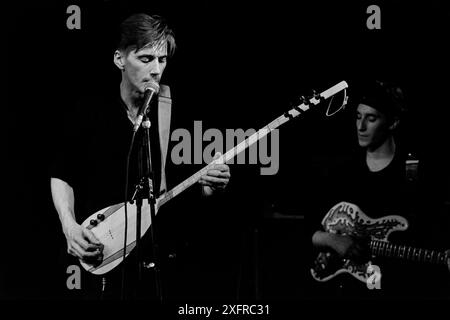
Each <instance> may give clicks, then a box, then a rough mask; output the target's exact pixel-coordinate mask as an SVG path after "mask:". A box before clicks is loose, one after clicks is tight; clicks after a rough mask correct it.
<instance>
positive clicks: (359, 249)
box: [312, 81, 421, 297]
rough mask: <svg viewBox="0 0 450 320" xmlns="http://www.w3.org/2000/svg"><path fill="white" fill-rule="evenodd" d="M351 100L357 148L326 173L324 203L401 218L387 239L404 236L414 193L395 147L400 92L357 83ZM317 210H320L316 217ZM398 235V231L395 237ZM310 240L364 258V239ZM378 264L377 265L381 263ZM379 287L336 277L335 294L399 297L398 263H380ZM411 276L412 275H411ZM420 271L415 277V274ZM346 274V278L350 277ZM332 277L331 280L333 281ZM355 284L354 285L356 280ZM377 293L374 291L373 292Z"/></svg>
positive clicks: (322, 236)
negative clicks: (399, 226)
mask: <svg viewBox="0 0 450 320" xmlns="http://www.w3.org/2000/svg"><path fill="white" fill-rule="evenodd" d="M361 84H362V85H361V86H360V89H359V92H358V94H357V98H356V99H355V102H356V105H357V108H356V119H355V125H356V126H355V129H356V134H357V139H358V144H359V147H360V151H362V152H359V153H358V154H357V156H356V157H355V158H354V160H351V161H350V163H349V164H345V165H343V166H342V167H341V168H338V170H336V171H337V172H336V174H332V175H330V177H329V178H330V180H331V182H330V183H329V184H327V185H329V187H330V190H329V191H328V192H329V194H328V199H329V200H330V202H329V203H327V207H326V208H324V209H323V210H324V211H323V212H326V211H327V210H328V209H329V208H331V207H332V206H333V205H335V204H336V203H338V202H340V201H347V202H350V203H354V204H356V205H357V206H359V207H360V208H361V210H362V211H364V212H365V213H366V214H367V215H368V216H370V217H371V218H378V217H381V216H385V215H389V214H397V215H401V216H404V217H405V218H406V219H407V220H408V221H409V230H408V231H404V232H397V233H393V234H392V235H391V236H390V240H391V241H394V242H395V240H396V237H398V236H400V237H401V236H405V235H407V234H408V233H410V231H411V230H414V229H416V228H417V227H418V225H417V223H416V216H417V215H416V214H415V210H414V209H415V208H416V207H417V203H416V202H414V201H415V200H416V199H417V196H415V195H414V192H415V191H416V190H415V189H414V188H413V187H412V186H411V185H410V184H408V183H407V181H406V178H405V155H404V154H403V150H401V149H400V144H399V141H398V140H399V139H398V136H397V135H396V131H397V129H398V127H399V124H400V119H401V118H402V116H403V115H404V113H405V107H404V104H403V100H404V99H403V94H402V90H401V89H400V88H399V87H397V86H394V85H392V84H389V83H385V82H381V81H366V82H363V83H361ZM322 217H323V213H321V218H322ZM399 234H402V235H399ZM312 243H313V246H314V248H316V249H318V251H330V252H332V253H334V255H335V256H337V257H340V258H348V259H351V260H354V261H356V262H364V261H367V260H368V258H369V246H368V239H364V238H357V237H351V236H347V235H338V234H331V233H327V232H324V231H323V229H319V230H316V231H315V232H314V233H313V237H312ZM381 264H382V265H381ZM380 268H381V273H382V275H383V277H382V283H381V286H382V290H368V288H367V287H366V286H365V285H362V286H361V283H360V282H359V281H357V280H356V282H353V280H355V279H353V278H352V277H351V276H345V275H342V276H338V277H337V278H336V279H335V282H337V286H334V288H336V290H337V292H336V294H337V295H338V296H340V297H343V296H344V297H345V296H349V297H365V296H369V297H371V296H379V295H381V294H382V295H383V296H386V294H387V292H392V295H394V296H395V295H399V294H402V293H400V292H401V291H402V289H405V290H407V289H406V285H405V283H404V282H405V281H406V282H407V281H408V280H406V279H407V278H408V276H410V275H408V274H405V272H403V271H402V270H401V269H400V267H399V266H390V265H389V263H388V262H383V263H380ZM411 276H413V277H417V276H418V275H417V274H414V275H411ZM420 276H421V275H419V277H420ZM350 278H351V279H350ZM333 281H334V280H333ZM357 282H358V283H357ZM376 291H378V292H376Z"/></svg>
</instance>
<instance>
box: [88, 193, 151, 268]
mask: <svg viewBox="0 0 450 320" xmlns="http://www.w3.org/2000/svg"><path fill="white" fill-rule="evenodd" d="M155 207H156V208H158V201H157V202H156V205H155ZM99 215H103V217H104V219H103V220H100V219H99V218H98V216H99ZM127 215H128V225H127V249H126V256H128V255H129V254H130V252H131V251H132V250H133V249H134V247H135V246H136V220H137V212H136V205H135V204H133V205H132V204H130V203H127ZM91 220H94V221H96V225H95V226H94V225H92V224H91ZM151 223H152V221H151V215H150V205H149V203H148V200H147V199H144V200H143V203H142V209H141V237H142V236H143V235H144V234H145V233H146V232H147V230H148V229H149V228H150V225H151ZM82 226H83V227H86V228H87V229H89V230H91V231H92V232H93V233H94V235H95V236H96V237H97V239H98V240H99V241H100V242H101V243H102V244H103V245H104V249H103V261H102V263H101V264H100V265H97V266H94V265H91V264H88V263H86V262H84V261H80V264H81V266H82V267H83V268H84V269H86V270H87V271H89V272H91V273H93V274H96V275H101V274H104V273H107V272H109V271H110V270H112V269H114V268H115V267H116V266H117V265H119V264H120V263H121V262H122V260H123V247H124V237H125V232H124V231H125V205H124V204H123V203H121V204H116V205H113V206H110V207H107V208H104V209H101V210H99V211H97V212H95V213H94V214H92V215H91V216H90V217H89V218H87V219H86V220H85V221H84V222H83V223H82Z"/></svg>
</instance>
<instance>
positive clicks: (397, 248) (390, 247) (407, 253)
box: [370, 240, 449, 264]
mask: <svg viewBox="0 0 450 320" xmlns="http://www.w3.org/2000/svg"><path fill="white" fill-rule="evenodd" d="M370 249H371V252H372V254H374V255H375V256H383V257H393V258H400V259H405V260H411V261H418V262H427V263H435V264H441V263H442V264H446V263H447V259H448V258H449V255H448V254H447V253H445V252H440V251H436V250H428V249H422V248H415V247H410V246H401V245H396V244H393V243H390V242H387V241H381V240H371V241H370Z"/></svg>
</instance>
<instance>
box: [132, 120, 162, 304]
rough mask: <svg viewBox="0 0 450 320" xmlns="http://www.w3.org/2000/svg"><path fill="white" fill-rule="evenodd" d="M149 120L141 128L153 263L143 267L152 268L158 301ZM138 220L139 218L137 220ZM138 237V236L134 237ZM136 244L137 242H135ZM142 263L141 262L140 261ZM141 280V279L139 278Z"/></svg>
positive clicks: (154, 200) (158, 279)
mask: <svg viewBox="0 0 450 320" xmlns="http://www.w3.org/2000/svg"><path fill="white" fill-rule="evenodd" d="M150 126H151V123H150V120H149V118H148V116H147V114H145V115H144V121H143V122H142V128H143V129H144V137H143V141H144V149H145V150H144V157H143V158H144V159H145V166H144V167H145V171H146V172H145V175H144V180H145V182H144V183H146V184H147V185H146V186H145V187H146V190H147V192H148V203H149V206H150V218H151V224H150V241H151V253H152V259H153V263H149V264H144V267H145V268H153V271H154V278H155V290H156V296H157V298H158V299H159V301H160V302H162V301H163V293H162V284H161V274H160V261H159V252H158V244H157V242H156V235H155V232H156V230H155V217H156V210H155V204H156V197H155V193H156V192H157V191H155V190H154V189H153V186H154V185H155V183H154V182H155V181H156V180H155V170H154V168H153V167H152V158H151V149H152V148H151V139H150ZM138 221H139V222H140V219H139V220H138ZM140 233H141V232H140V223H139V236H140ZM136 239H138V238H136ZM136 245H137V243H136ZM142 264H143V262H142ZM139 268H141V263H139ZM139 280H141V279H139Z"/></svg>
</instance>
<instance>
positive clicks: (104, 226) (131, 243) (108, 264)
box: [80, 81, 348, 275]
mask: <svg viewBox="0 0 450 320" xmlns="http://www.w3.org/2000/svg"><path fill="white" fill-rule="evenodd" d="M347 87H348V85H347V83H346V82H345V81H341V82H340V83H338V84H336V85H335V86H333V87H331V88H329V89H328V90H325V91H323V92H322V93H320V94H314V95H313V96H312V97H311V98H309V99H306V98H302V103H301V104H300V105H299V106H296V107H294V108H293V109H291V110H289V111H288V112H285V113H284V114H283V115H281V116H280V117H278V118H277V119H275V120H274V121H272V122H271V123H269V124H268V125H267V126H265V127H263V128H262V129H260V130H259V131H258V132H255V133H254V134H252V135H251V136H249V137H248V138H247V139H245V140H244V141H242V142H241V143H239V144H238V145H237V146H235V147H234V148H232V149H230V150H229V151H227V152H226V153H225V154H223V155H222V156H221V157H219V158H217V159H216V160H213V161H212V162H211V163H210V164H208V165H207V166H205V167H204V168H203V169H201V170H200V171H198V172H197V173H195V174H193V175H192V176H191V177H189V178H187V179H186V180H184V181H183V182H181V183H180V184H179V185H177V186H176V187H174V188H173V189H172V190H170V191H168V192H166V193H164V194H162V195H161V196H160V197H158V198H157V199H156V202H155V211H156V212H155V214H156V213H157V212H158V210H159V208H160V207H161V206H162V205H164V204H165V203H166V202H168V201H170V200H171V199H173V198H174V197H176V196H177V195H179V194H180V193H182V192H183V191H184V190H186V189H187V188H189V187H190V186H192V185H193V184H194V183H196V182H197V181H198V180H199V179H200V177H201V176H203V175H205V174H206V173H207V171H208V170H209V169H210V168H211V167H212V166H213V165H214V164H220V163H226V162H227V161H229V160H230V159H232V158H233V157H235V156H236V155H238V154H239V153H241V152H242V151H244V150H245V149H246V148H248V147H249V146H251V145H252V144H254V143H255V142H257V141H258V140H259V139H261V138H263V137H264V136H266V135H267V134H269V133H270V132H271V131H272V130H274V129H276V128H277V127H279V126H280V125H282V124H284V123H285V122H287V121H289V120H291V119H293V118H295V117H297V116H298V115H299V114H300V113H301V112H303V111H306V110H308V109H309V108H310V106H311V105H317V104H319V103H320V102H321V101H323V100H326V99H328V98H329V97H331V96H333V95H335V94H336V93H338V92H340V91H342V90H344V89H346V88H347ZM126 205H127V213H128V223H127V231H126V232H127V244H126V252H125V255H126V256H128V255H129V254H130V252H131V251H132V250H133V249H134V247H135V246H136V228H135V226H136V220H137V215H136V206H134V205H132V204H131V203H129V202H127V204H126ZM141 212H142V215H141V237H142V236H144V234H145V233H146V231H147V230H148V229H149V227H150V225H151V223H152V221H151V215H150V204H149V203H148V200H147V199H144V200H143V204H142V208H141ZM82 226H83V227H86V228H87V229H89V230H91V231H92V232H93V233H94V235H95V236H96V237H97V239H98V240H99V241H100V242H101V243H102V244H103V245H104V249H103V261H102V262H101V263H100V264H99V265H92V264H89V263H87V262H85V261H82V260H80V263H81V265H82V266H83V268H84V269H86V270H87V271H89V272H91V273H93V274H96V275H101V274H105V273H107V272H109V271H110V270H112V269H114V268H115V267H117V265H119V264H120V263H121V262H122V260H123V253H124V252H123V251H124V240H125V204H124V203H120V204H116V205H113V206H109V207H107V208H104V209H101V210H99V211H97V212H95V213H94V214H92V215H91V216H90V217H89V218H87V219H86V220H85V221H84V222H83V223H82Z"/></svg>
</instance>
